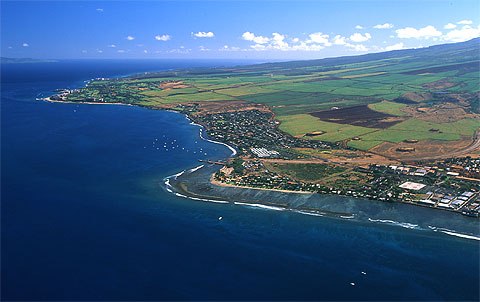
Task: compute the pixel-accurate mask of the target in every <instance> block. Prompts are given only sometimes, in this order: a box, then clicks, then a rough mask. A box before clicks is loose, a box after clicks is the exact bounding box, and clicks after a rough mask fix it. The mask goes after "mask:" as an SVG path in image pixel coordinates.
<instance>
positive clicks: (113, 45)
mask: <svg viewBox="0 0 480 302" xmlns="http://www.w3.org/2000/svg"><path fill="white" fill-rule="evenodd" d="M108 47H111V48H115V47H117V45H115V44H111V45H108Z"/></svg>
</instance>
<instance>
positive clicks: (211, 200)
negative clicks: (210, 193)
mask: <svg viewBox="0 0 480 302" xmlns="http://www.w3.org/2000/svg"><path fill="white" fill-rule="evenodd" d="M187 198H189V199H193V200H200V201H208V202H214V203H228V201H225V200H214V199H204V198H198V197H187Z"/></svg>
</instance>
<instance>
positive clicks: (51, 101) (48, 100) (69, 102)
mask: <svg viewBox="0 0 480 302" xmlns="http://www.w3.org/2000/svg"><path fill="white" fill-rule="evenodd" d="M42 100H43V101H45V102H50V103H65V104H86V105H124V106H135V105H131V104H125V103H100V102H71V101H56V100H52V96H49V97H46V98H42Z"/></svg>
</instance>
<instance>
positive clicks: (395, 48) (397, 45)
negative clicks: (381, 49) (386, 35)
mask: <svg viewBox="0 0 480 302" xmlns="http://www.w3.org/2000/svg"><path fill="white" fill-rule="evenodd" d="M403 48H404V45H403V43H402V42H400V43H397V44H394V45H390V46H387V47H385V50H386V51H390V50H399V49H403Z"/></svg>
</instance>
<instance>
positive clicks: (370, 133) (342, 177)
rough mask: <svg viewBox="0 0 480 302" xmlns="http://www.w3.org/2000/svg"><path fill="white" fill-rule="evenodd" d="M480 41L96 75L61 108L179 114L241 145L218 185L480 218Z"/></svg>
mask: <svg viewBox="0 0 480 302" xmlns="http://www.w3.org/2000/svg"><path fill="white" fill-rule="evenodd" d="M479 78H480V40H479V38H477V39H473V40H470V41H467V42H462V43H454V44H444V45H437V46H431V47H428V48H420V49H408V50H397V51H390V52H383V53H373V54H367V55H362V56H352V57H339V58H328V59H322V60H311V61H294V62H283V63H267V64H259V65H250V66H239V67H228V68H223V67H217V68H196V69H188V70H175V71H168V72H158V73H145V74H140V75H134V76H128V77H123V78H114V79H107V78H97V79H92V80H91V81H89V82H88V84H87V85H86V86H85V87H84V88H79V89H60V90H57V91H56V92H57V94H56V95H54V96H52V97H50V98H48V100H50V101H57V102H79V103H99V104H119V103H120V104H128V105H136V106H142V107H146V108H150V109H161V110H175V111H178V112H181V113H184V114H186V115H188V116H189V118H190V119H192V121H193V122H195V123H197V124H200V125H202V126H203V127H204V129H205V131H206V133H207V134H208V136H209V137H210V138H211V139H213V140H216V141H220V142H223V143H226V144H229V145H232V146H234V147H235V148H236V150H237V151H238V153H237V154H236V156H235V157H234V158H231V159H229V160H227V161H225V162H224V163H223V164H222V165H223V167H222V168H221V169H219V170H218V171H217V172H216V173H215V174H214V175H213V176H212V181H213V182H215V183H221V184H226V185H232V186H241V187H250V188H261V189H270V190H287V191H296V192H312V193H325V194H341V195H348V196H355V197H362V198H369V199H375V200H381V201H385V202H387V201H391V202H404V203H409V204H414V205H418V206H424V207H430V208H434V209H442V210H448V211H454V212H459V213H462V214H464V215H468V216H475V217H478V216H479V213H480V199H479V198H480V197H479V192H480V136H479V128H480V111H479V110H480V109H479V108H480V103H479V99H480V83H479Z"/></svg>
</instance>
